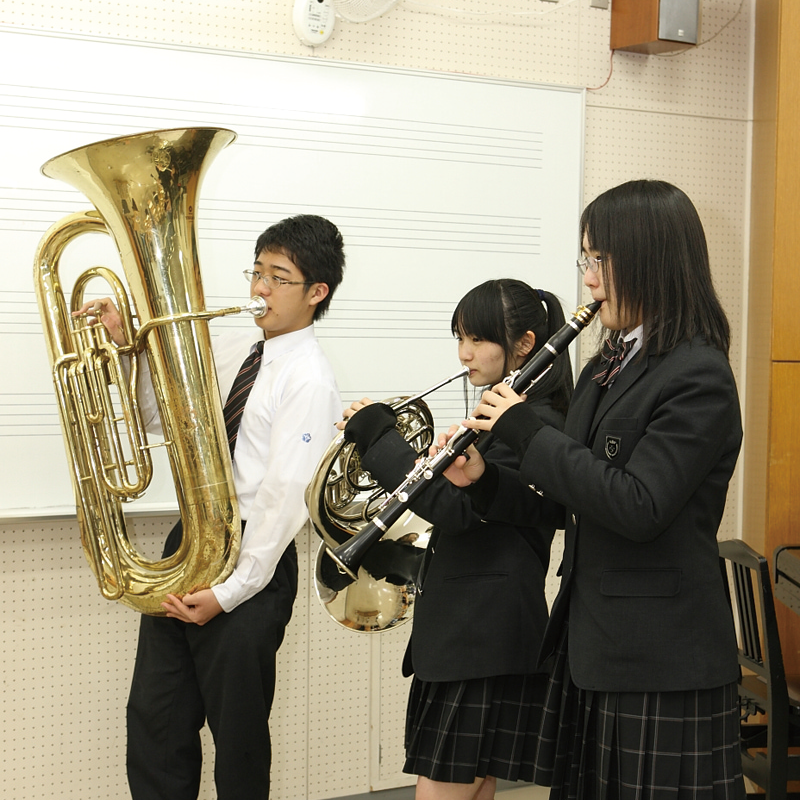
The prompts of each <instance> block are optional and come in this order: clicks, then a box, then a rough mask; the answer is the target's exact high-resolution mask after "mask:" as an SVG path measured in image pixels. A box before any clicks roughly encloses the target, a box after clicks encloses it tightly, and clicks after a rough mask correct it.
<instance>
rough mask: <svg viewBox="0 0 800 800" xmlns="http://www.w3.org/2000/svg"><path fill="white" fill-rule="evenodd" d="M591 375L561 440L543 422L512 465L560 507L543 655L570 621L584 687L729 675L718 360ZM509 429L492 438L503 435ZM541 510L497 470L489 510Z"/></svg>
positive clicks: (727, 427) (726, 458)
mask: <svg viewBox="0 0 800 800" xmlns="http://www.w3.org/2000/svg"><path fill="white" fill-rule="evenodd" d="M592 368H593V365H591V364H590V365H589V366H588V367H587V368H586V369H585V370H584V371H583V373H582V375H581V377H580V379H579V381H578V384H577V386H576V388H575V394H574V396H573V400H572V404H571V405H570V410H569V413H568V414H567V422H566V426H565V430H564V432H563V433H562V432H561V431H558V430H556V429H554V428H551V427H544V428H542V429H541V430H540V431H539V432H538V433H536V434H535V435H534V436H533V439H532V440H531V443H530V445H529V447H528V449H527V451H526V453H525V456H524V458H523V461H522V464H521V468H520V475H521V477H522V480H523V482H524V484H533V485H534V487H535V488H536V489H538V490H539V491H542V492H544V494H545V496H547V497H549V498H553V499H555V500H557V501H559V502H560V503H562V504H563V505H564V506H565V510H566V514H565V522H566V526H565V527H566V536H565V552H564V560H563V563H562V583H561V588H560V591H559V594H558V597H557V598H556V601H555V603H554V606H553V609H552V612H551V619H550V623H549V625H548V628H547V632H546V634H545V641H544V643H543V647H542V655H543V657H547V656H548V655H550V654H551V653H552V652H553V650H554V648H555V646H556V644H557V641H558V639H559V637H560V635H561V633H562V631H563V628H564V623H565V621H566V620H568V621H569V623H568V627H569V639H568V641H569V663H570V670H571V674H572V679H573V681H574V682H575V684H576V685H577V686H579V687H581V688H584V689H595V690H602V691H641V692H644V691H677V690H689V689H707V688H713V687H717V686H721V685H723V684H726V683H730V682H732V681H735V680H736V679H737V677H738V667H737V661H736V644H735V639H734V632H733V623H732V619H731V613H730V609H729V607H728V604H727V601H726V597H725V594H724V588H723V583H722V578H721V574H720V569H719V563H718V548H717V541H716V534H717V529H718V527H719V523H720V520H721V518H722V514H723V510H724V508H725V498H726V493H727V488H728V482H729V480H730V477H731V474H732V473H733V469H734V466H735V464H736V459H737V457H738V453H739V447H740V445H741V438H742V426H741V417H740V411H739V399H738V394H737V391H736V385H735V382H734V379H733V375H732V373H731V369H730V366H729V364H728V361H727V359H726V357H725V355H724V354H723V353H721V352H720V351H719V350H717V349H715V348H713V347H710V346H708V345H706V344H705V343H704V342H703V341H702V340H699V339H698V340H695V341H693V342H692V343H691V345H690V344H688V343H686V344H682V345H680V346H678V347H677V348H676V349H675V350H673V351H671V352H669V353H667V354H665V355H662V356H651V357H649V358H647V357H646V358H636V357H634V360H633V361H632V362H631V363H630V364H628V365H626V366H625V368H624V369H623V370H622V372H621V373H620V375H619V377H618V378H617V380H616V381H615V382H614V383H613V385H612V386H611V387H610V388H608V389H604V388H601V387H600V386H598V385H597V384H596V383H594V382H592V380H591V372H592ZM513 410H514V409H510V410H509V411H513ZM508 413H509V412H507V413H506V414H505V415H504V417H506V416H508ZM517 416H519V415H517ZM502 419H503V418H501V420H502ZM513 419H514V417H513V415H512V417H511V418H510V422H511V423H513ZM517 421H518V422H519V421H520V420H519V419H518V420H517ZM499 424H500V422H498V425H499ZM508 428H509V422H508V421H507V422H506V423H504V424H503V426H502V428H498V427H497V426H495V433H496V435H498V436H502V437H503V438H506V439H508V438H509V431H508ZM540 511H541V508H540V503H539V501H538V500H537V499H536V495H535V494H534V493H533V492H531V491H530V490H529V489H526V488H524V487H523V488H520V483H519V479H518V478H517V476H516V475H514V474H512V473H508V472H505V471H503V470H501V471H500V474H499V477H498V486H497V495H496V497H495V500H494V503H493V505H492V508H491V511H490V512H488V513H489V515H491V516H492V517H493V518H500V519H514V518H515V517H517V518H518V517H519V516H520V515H524V514H526V513H528V514H533V515H534V518H536V516H537V515H538V514H539V513H540Z"/></svg>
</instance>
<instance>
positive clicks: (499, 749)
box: [403, 675, 547, 783]
mask: <svg viewBox="0 0 800 800" xmlns="http://www.w3.org/2000/svg"><path fill="white" fill-rule="evenodd" d="M546 686H547V676H546V675H500V676H494V677H489V678H476V679H472V680H467V681H453V682H427V681H421V680H419V679H418V678H417V677H416V676H414V679H413V681H412V683H411V690H410V692H409V699H408V710H407V712H406V737H405V746H406V762H405V765H404V767H403V772H408V773H411V774H413V775H423V776H425V777H426V778H430V779H431V780H434V781H443V782H446V783H472V782H473V781H474V780H475V779H476V778H485V777H486V776H487V775H491V776H493V777H495V778H500V779H502V780H508V781H531V780H532V779H533V770H534V761H533V760H534V755H535V752H536V741H537V733H538V730H539V721H540V718H541V712H542V698H543V697H544V692H545V689H546Z"/></svg>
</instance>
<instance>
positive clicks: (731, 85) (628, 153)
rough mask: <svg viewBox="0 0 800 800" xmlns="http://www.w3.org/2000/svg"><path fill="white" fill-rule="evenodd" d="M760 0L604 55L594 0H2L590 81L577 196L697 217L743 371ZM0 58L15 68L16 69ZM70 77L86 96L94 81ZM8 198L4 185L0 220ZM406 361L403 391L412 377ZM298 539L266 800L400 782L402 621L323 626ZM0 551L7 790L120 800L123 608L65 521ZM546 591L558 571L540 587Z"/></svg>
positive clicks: (6, 8) (83, 25)
mask: <svg viewBox="0 0 800 800" xmlns="http://www.w3.org/2000/svg"><path fill="white" fill-rule="evenodd" d="M612 2H613V0H612ZM754 3H755V0H702V23H701V35H700V39H701V44H700V46H698V47H696V48H692V49H690V50H687V51H684V52H682V53H680V54H677V55H663V56H645V55H639V54H632V53H624V52H618V53H616V54H614V56H613V58H612V55H611V53H610V51H609V49H608V41H609V28H610V12H609V10H605V9H597V8H593V7H591V5H590V0H558V2H555V3H553V2H543V1H542V0H447V2H444V0H442V3H441V4H439V3H436V2H428V0H414V2H411V0H400V2H399V4H398V5H396V6H395V7H394V8H393V9H392V10H391V11H389V12H388V13H387V14H386V15H384V16H383V17H379V18H378V19H376V20H374V21H372V22H368V23H361V24H359V23H349V22H346V21H344V20H341V19H339V20H337V21H336V25H335V29H334V32H333V35H332V36H331V38H330V39H329V40H328V41H327V42H326V43H325V44H324V45H322V46H320V47H318V48H316V49H315V48H311V47H307V46H305V45H302V44H301V43H300V41H299V40H298V38H297V37H296V35H295V34H294V31H293V27H292V2H291V0H285V1H284V0H281V2H276V0H217V2H209V1H206V0H197V1H196V2H193V3H191V4H189V3H187V2H186V1H185V0H126V2H124V3H123V2H119V1H117V0H71V2H44V1H41V0H3V3H2V6H0V26H4V27H7V28H9V29H11V30H14V29H17V30H18V29H25V30H36V31H48V32H58V33H63V34H65V35H77V36H88V37H102V38H107V39H111V40H119V39H125V40H127V41H129V42H134V43H135V42H136V41H142V42H156V43H160V44H175V45H181V46H187V47H200V48H212V49H223V50H237V51H245V52H254V53H269V54H285V55H292V56H302V57H308V58H316V57H322V58H325V59H340V60H344V61H353V62H359V63H367V64H379V65H387V66H397V67H404V68H414V69H428V70H441V71H450V72H457V73H466V74H472V75H481V76H489V77H494V78H502V79H508V80H520V81H531V82H537V83H554V84H560V85H567V86H577V87H585V88H587V89H589V90H590V91H588V92H587V101H586V130H585V166H584V176H583V177H584V197H585V199H586V200H589V199H591V198H592V197H594V196H595V195H597V194H598V193H600V192H601V191H603V190H605V189H607V188H609V187H610V186H613V185H615V184H618V183H620V182H622V181H624V180H627V179H630V178H635V177H637V178H638V177H653V178H662V179H664V180H668V181H672V182H673V183H676V184H677V185H679V186H681V187H682V188H683V189H685V190H686V191H687V193H688V194H689V196H690V197H692V199H693V200H694V201H695V203H696V205H697V207H698V210H699V212H700V216H701V218H702V219H703V222H704V224H705V227H706V233H707V235H708V239H709V246H710V251H711V259H712V265H713V270H714V276H715V281H716V284H717V287H718V290H719V292H720V295H721V297H722V300H723V304H724V306H725V308H726V310H727V311H728V314H729V317H730V319H731V323H732V327H733V334H734V335H733V347H732V350H731V358H732V362H733V364H734V369H735V371H736V372H737V376H738V377H739V379H740V384H742V383H743V381H742V374H741V370H742V365H743V364H744V359H745V353H744V352H743V342H744V341H745V338H744V334H745V331H744V330H743V320H744V319H745V318H746V305H747V298H746V296H745V294H744V289H745V287H746V286H747V269H748V266H747V256H746V253H747V241H746V240H747V234H746V231H747V221H748V213H749V209H748V201H749V194H748V191H749V190H748V186H749V182H748V168H749V160H748V159H749V157H748V147H749V138H750V133H751V122H752V119H751V117H752V114H751V93H752V87H751V84H752V81H751V75H750V73H751V67H750V65H751V58H752V54H751V50H750V46H751V45H750V42H751V37H752V24H753V8H752V6H753V4H754ZM0 57H1V56H0ZM4 67H5V68H6V72H7V73H9V71H11V70H12V69H13V64H4ZM98 68H100V67H98ZM53 69H61V70H64V69H69V65H63V64H62V65H59V64H54V65H53ZM142 74H143V77H142V81H143V90H145V91H146V83H147V80H148V78H147V76H146V71H145V70H142ZM163 79H164V76H160V77H159V80H163ZM182 79H183V78H182ZM74 80H75V87H76V89H79V88H82V87H85V86H88V85H90V82H91V75H79V74H76V75H75V76H74ZM175 85H176V86H177V87H179V86H180V81H178V80H176V81H175ZM1 110H2V100H0V111H1ZM8 124H13V121H11V122H10V123H8ZM6 155H8V154H6ZM1 183H2V179H0V184H1ZM2 202H3V201H2V197H1V196H0V215H2V214H4V213H5V212H4V211H3V208H4V206H3V205H2ZM57 216H59V215H56V216H54V220H55V218H56V217H57ZM575 222H576V224H577V220H576V221H575ZM576 240H577V236H576ZM10 268H14V269H17V268H20V269H25V270H28V269H30V265H29V264H24V265H8V264H7V265H6V269H10ZM554 268H559V267H558V265H554ZM562 268H564V269H569V268H572V266H571V264H565V265H563V267H562ZM491 270H492V272H491V274H487V277H492V276H497V277H499V276H500V275H501V274H502V264H498V265H497V266H493V267H492V268H491ZM404 368H405V367H404ZM407 369H408V372H409V375H408V380H407V384H408V387H409V388H410V389H415V388H418V382H417V381H416V380H415V377H414V374H413V369H412V368H411V367H407ZM42 466H43V473H44V474H45V475H46V469H47V466H46V465H42ZM0 491H2V486H1V485H0ZM43 491H46V480H45V481H43ZM740 497H741V486H740V485H739V482H738V480H735V481H734V483H733V485H732V487H731V492H730V495H729V503H728V511H727V513H726V516H725V519H724V521H723V527H722V530H721V532H720V536H721V537H723V538H727V537H735V536H737V535H738V506H739V501H740ZM171 523H172V519H169V518H155V519H152V518H150V519H146V518H137V519H136V520H135V530H136V534H137V537H139V539H140V540H141V542H142V546H143V549H146V550H148V551H157V550H158V549H159V547H160V542H161V540H162V539H163V537H164V535H165V534H166V531H167V530H168V529H169V527H170V525H171ZM298 545H299V552H300V556H301V563H300V569H301V584H300V591H299V596H298V602H297V604H296V607H295V612H294V617H293V620H292V623H291V626H290V629H289V632H288V634H287V638H286V641H285V643H284V646H283V648H282V649H281V652H280V665H279V674H280V678H279V685H278V690H277V693H276V700H275V706H274V710H273V716H272V722H271V727H272V731H273V740H274V763H273V792H272V795H273V797H274V798H275V800H303V799H304V798H308V800H322V799H323V798H328V797H340V796H344V795H348V794H357V793H363V792H366V791H369V789H370V788H386V787H388V786H392V785H400V784H402V783H409V782H410V778H409V777H408V776H403V775H402V774H401V773H400V764H401V762H402V722H403V709H404V705H405V697H406V692H407V689H408V682H407V681H405V680H404V679H402V678H401V677H400V663H399V662H400V657H401V655H402V651H403V648H404V645H405V637H406V636H407V632H404V631H403V629H402V628H400V629H398V630H397V631H394V632H390V633H389V634H385V635H381V636H378V637H375V636H363V635H358V634H355V633H353V632H351V631H347V630H344V629H341V628H339V627H338V626H336V625H335V624H334V623H333V622H331V621H330V620H329V619H328V617H327V615H326V614H325V612H324V611H323V610H322V609H321V607H320V606H319V604H318V603H317V601H316V599H315V598H314V597H313V596H312V591H313V590H312V588H311V586H310V583H309V577H310V571H311V564H313V559H314V555H315V553H316V548H317V542H316V537H315V536H310V535H309V534H308V533H303V534H301V536H300V537H299V539H298ZM557 546H558V545H556V547H557ZM0 548H1V549H2V555H3V560H2V568H3V578H4V586H5V588H6V607H5V609H4V613H3V615H2V622H0V626H1V627H0V634H2V640H3V643H4V648H3V649H4V655H3V660H2V676H3V688H4V701H3V707H2V712H0V714H2V720H1V721H2V733H0V736H1V737H2V740H3V744H2V748H3V750H2V752H3V765H2V768H0V769H2V780H3V794H4V796H8V797H14V798H19V800H34V798H59V800H72V799H73V798H74V800H92V799H93V798H97V799H98V800H101V799H102V800H111V799H112V798H124V797H127V796H128V792H127V785H126V780H125V770H124V757H125V733H124V713H125V712H124V710H125V702H126V698H127V692H128V684H129V680H130V673H131V667H132V660H133V654H134V649H135V643H136V626H137V618H136V615H135V614H133V613H132V612H130V611H129V610H127V609H125V608H123V607H121V606H119V605H118V604H113V603H106V602H105V601H103V600H102V599H101V598H100V596H99V593H98V591H97V588H96V586H95V585H94V578H93V576H92V574H91V571H90V570H89V568H88V566H87V565H86V563H85V560H84V557H83V554H82V551H81V548H80V544H79V536H78V532H77V526H76V524H75V523H74V521H60V520H59V521H52V520H51V521H41V520H39V521H36V520H16V521H14V520H12V521H8V522H5V523H3V524H0ZM554 560H555V561H556V562H557V558H555V559H554ZM553 586H554V583H553V579H552V578H551V579H550V580H549V582H548V588H549V590H550V592H551V593H552V590H553ZM207 749H208V752H209V757H208V758H207V763H206V765H205V767H204V770H205V771H204V780H203V785H202V790H201V798H203V800H207V799H208V798H211V797H213V796H214V791H213V783H212V780H211V777H210V776H211V774H212V768H213V755H212V754H213V748H207ZM379 753H382V754H383V757H382V758H380V757H379V755H378V754H379Z"/></svg>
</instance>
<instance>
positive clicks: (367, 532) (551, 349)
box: [328, 302, 602, 580]
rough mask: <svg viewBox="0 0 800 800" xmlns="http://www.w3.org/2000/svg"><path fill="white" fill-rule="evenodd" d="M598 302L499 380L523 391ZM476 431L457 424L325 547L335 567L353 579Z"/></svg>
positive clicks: (586, 321) (574, 334)
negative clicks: (356, 523) (374, 508)
mask: <svg viewBox="0 0 800 800" xmlns="http://www.w3.org/2000/svg"><path fill="white" fill-rule="evenodd" d="M601 305H602V304H601V303H599V302H593V303H589V304H588V305H585V306H583V305H582V306H579V307H578V308H577V309H576V311H575V313H574V314H573V315H572V317H571V318H570V319H569V320H568V321H567V323H566V324H565V325H563V326H562V327H561V328H560V329H559V330H558V331H556V333H554V334H553V336H551V337H550V339H548V340H547V342H545V344H544V345H543V346H542V348H541V349H540V350H539V352H538V353H536V355H534V356H533V358H531V359H530V361H528V363H527V364H525V365H524V366H523V367H522V368H520V369H518V370H515V371H514V372H512V373H510V374H509V375H507V376H506V377H505V378H504V379H503V383H505V384H506V385H507V386H510V387H511V388H512V389H513V390H514V391H515V392H517V393H518V394H526V393H527V392H529V391H530V389H531V388H532V387H533V385H534V384H535V383H536V382H537V381H538V380H540V379H541V378H542V377H543V376H544V375H545V373H546V372H547V371H548V370H549V369H550V367H551V366H552V365H553V362H554V361H555V359H556V358H557V357H558V356H559V355H560V354H561V353H563V352H564V350H566V349H567V347H568V346H569V344H570V343H571V342H572V341H573V339H575V338H576V337H577V336H578V334H579V333H580V332H581V331H582V330H583V329H584V328H585V327H586V326H587V325H588V324H589V323H590V322H591V321H592V319H593V318H594V315H595V314H596V313H597V311H598V309H599V308H600V306H601ZM479 436H480V431H478V430H475V429H474V428H467V427H465V426H464V425H460V426H459V428H458V430H457V431H456V432H455V433H454V434H453V436H452V437H451V438H450V440H449V441H448V442H447V444H446V445H445V446H444V447H443V448H442V449H441V450H439V452H438V453H437V454H436V455H434V456H429V457H428V458H424V459H421V460H420V461H419V462H418V463H417V464H416V466H415V467H414V469H413V470H412V471H411V472H409V474H408V476H407V477H406V479H405V480H404V481H403V483H401V484H400V486H398V487H397V488H396V489H395V490H394V491H393V492H392V493H391V494H390V495H389V496H388V497H387V498H386V500H385V501H384V503H383V505H382V507H381V509H380V510H379V511H378V513H377V514H375V515H374V516H373V517H372V520H371V521H370V523H369V525H367V526H365V527H364V528H363V530H361V531H360V532H359V533H358V534H357V535H355V536H353V537H352V538H351V539H349V540H348V541H346V542H344V543H343V544H341V545H339V546H337V547H328V555H329V556H330V557H331V559H333V561H334V562H335V563H336V565H337V567H338V568H339V569H340V570H341V571H342V572H343V573H345V574H346V575H348V576H349V577H350V578H352V579H353V580H355V579H356V578H357V574H358V570H359V567H360V566H361V563H362V562H363V560H364V557H365V555H366V554H367V552H368V551H369V549H370V548H371V547H372V546H373V545H374V544H375V543H376V542H378V541H379V540H380V539H381V538H382V537H383V535H384V534H385V533H386V531H387V530H389V528H390V527H391V526H392V525H393V524H394V523H395V521H396V520H397V519H399V518H400V517H401V516H402V515H403V514H404V513H405V512H406V511H407V510H408V508H409V505H410V503H411V502H412V501H413V500H414V498H416V497H418V496H419V495H420V494H422V493H423V492H424V491H425V490H426V489H427V488H428V486H431V485H432V483H433V480H434V479H435V478H437V477H439V476H440V475H441V474H442V473H443V472H444V471H445V470H446V469H447V468H448V467H449V466H450V465H451V464H452V463H453V462H454V461H455V460H456V458H458V456H459V455H461V454H462V453H463V452H464V451H465V450H466V449H467V447H469V446H470V445H471V444H474V443H475V442H476V441H477V439H478V437H479Z"/></svg>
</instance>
